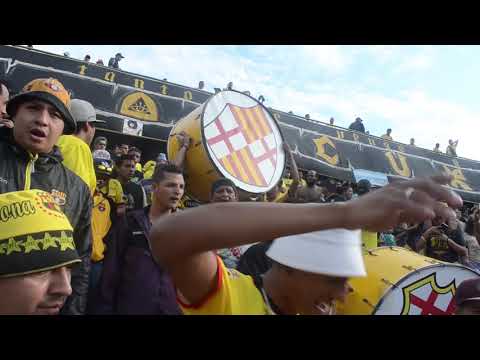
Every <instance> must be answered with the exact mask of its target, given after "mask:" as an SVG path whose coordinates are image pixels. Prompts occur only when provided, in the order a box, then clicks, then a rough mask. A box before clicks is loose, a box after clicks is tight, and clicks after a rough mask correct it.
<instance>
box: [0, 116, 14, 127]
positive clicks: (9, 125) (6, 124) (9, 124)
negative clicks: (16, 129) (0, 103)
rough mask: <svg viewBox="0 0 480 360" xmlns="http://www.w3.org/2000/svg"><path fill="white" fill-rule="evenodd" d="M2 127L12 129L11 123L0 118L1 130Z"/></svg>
mask: <svg viewBox="0 0 480 360" xmlns="http://www.w3.org/2000/svg"><path fill="white" fill-rule="evenodd" d="M2 127H7V128H9V129H13V121H12V120H9V119H4V118H1V117H0V128H2Z"/></svg>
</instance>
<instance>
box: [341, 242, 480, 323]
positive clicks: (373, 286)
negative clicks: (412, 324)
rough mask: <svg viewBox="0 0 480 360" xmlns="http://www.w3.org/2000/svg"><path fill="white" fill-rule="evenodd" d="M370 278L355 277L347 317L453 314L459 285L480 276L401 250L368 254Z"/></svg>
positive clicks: (345, 311)
mask: <svg viewBox="0 0 480 360" xmlns="http://www.w3.org/2000/svg"><path fill="white" fill-rule="evenodd" d="M364 260H365V266H366V269H367V277H364V278H352V279H351V280H350V285H351V286H352V288H353V292H351V293H350V294H349V295H348V296H347V299H346V301H345V302H344V303H343V304H342V303H338V304H337V314H344V315H368V314H372V315H450V314H453V312H454V311H455V301H454V295H455V291H456V289H457V287H458V285H459V284H460V283H461V282H462V281H464V280H466V279H471V278H476V277H479V276H480V275H479V274H478V273H477V272H475V271H473V270H471V269H468V268H466V267H464V266H462V265H459V264H449V263H443V262H440V261H437V260H435V259H431V258H428V257H425V256H422V255H419V254H417V253H414V252H412V251H409V250H406V249H404V248H400V247H380V248H376V249H372V250H370V251H367V252H365V256H364Z"/></svg>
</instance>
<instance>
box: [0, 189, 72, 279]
mask: <svg viewBox="0 0 480 360" xmlns="http://www.w3.org/2000/svg"><path fill="white" fill-rule="evenodd" d="M0 209H1V210H2V211H0V219H1V221H2V231H1V233H0V277H2V278H5V277H13V276H21V275H27V274H33V273H38V272H43V271H48V270H53V269H56V268H60V267H63V266H66V265H69V264H73V263H78V262H80V257H79V256H78V253H77V250H76V249H75V242H74V240H73V229H72V225H71V224H70V222H69V220H68V218H67V217H66V216H65V214H64V213H63V212H62V211H61V209H60V208H59V206H58V205H57V204H56V202H55V200H54V198H53V196H52V195H51V194H50V193H48V192H45V191H41V190H24V191H14V192H10V193H6V194H2V195H0Z"/></svg>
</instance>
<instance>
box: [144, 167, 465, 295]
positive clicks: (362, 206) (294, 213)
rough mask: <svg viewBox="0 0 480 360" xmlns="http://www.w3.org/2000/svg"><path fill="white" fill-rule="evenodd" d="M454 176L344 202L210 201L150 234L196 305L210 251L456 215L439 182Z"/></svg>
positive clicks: (210, 279) (204, 291) (208, 281)
mask: <svg viewBox="0 0 480 360" xmlns="http://www.w3.org/2000/svg"><path fill="white" fill-rule="evenodd" d="M450 179H451V178H450V177H445V176H440V177H436V178H432V179H413V180H409V181H402V182H397V183H394V184H389V185H387V186H385V187H384V188H382V189H380V190H377V191H375V192H372V193H370V194H367V195H364V196H362V197H360V198H357V199H355V200H352V201H349V202H345V203H332V204H317V203H313V204H302V205H297V204H277V203H217V204H209V205H205V206H201V207H198V208H194V209H191V210H189V211H184V212H180V213H175V214H173V215H169V216H164V217H161V218H160V219H158V220H157V221H156V222H155V223H154V224H153V227H152V231H151V234H150V241H151V248H152V253H153V255H154V257H155V258H156V259H157V260H158V261H159V262H160V263H161V264H162V266H164V267H165V268H166V269H167V270H168V271H169V272H170V274H171V276H172V278H173V281H174V283H175V284H176V286H177V288H178V289H179V290H180V292H181V293H182V295H183V296H184V297H185V299H186V300H187V301H188V302H190V303H194V304H195V303H198V302H199V301H201V300H203V299H204V298H205V297H206V296H207V295H208V294H209V293H210V292H211V291H212V289H214V288H215V280H216V273H217V261H216V257H215V254H214V252H213V251H212V250H216V249H222V248H230V247H236V246H240V245H245V244H250V243H254V242H265V241H270V240H272V239H275V238H278V237H281V236H287V235H294V234H299V233H306V232H312V231H318V230H326V229H332V228H347V229H360V228H363V229H368V230H372V231H382V230H387V229H389V228H392V227H394V226H395V225H397V224H399V223H400V222H405V221H406V222H414V221H418V222H421V221H424V220H426V219H433V218H434V217H436V216H441V217H443V218H454V217H455V213H454V212H453V210H452V209H450V208H448V207H445V206H443V205H441V204H439V203H438V202H437V200H443V201H446V202H447V203H448V204H449V205H451V206H453V207H458V206H461V204H462V201H461V199H460V198H459V197H458V195H456V194H454V193H453V192H452V191H450V190H448V189H447V188H444V187H442V186H441V185H440V184H446V183H447V182H448V181H449V180H450ZM408 189H414V190H415V191H413V193H411V191H407V190H408ZM408 193H411V194H410V195H411V196H410V197H408V196H407V194H408Z"/></svg>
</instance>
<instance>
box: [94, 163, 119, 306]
mask: <svg viewBox="0 0 480 360" xmlns="http://www.w3.org/2000/svg"><path fill="white" fill-rule="evenodd" d="M95 173H96V176H97V187H96V189H95V193H94V195H93V209H92V238H93V239H92V256H91V260H92V262H91V266H90V280H89V290H88V295H89V302H91V301H92V299H93V298H94V296H95V293H96V291H97V285H98V282H99V281H100V276H101V274H102V270H103V258H104V252H105V241H104V240H105V237H106V236H107V234H108V232H109V231H110V228H111V227H112V220H114V219H115V217H116V213H115V211H116V206H115V203H114V202H113V200H112V199H111V198H109V197H108V196H107V195H106V194H104V193H103V192H102V191H101V189H102V188H103V187H104V186H105V183H106V182H108V180H109V178H110V176H111V174H112V168H111V167H109V166H108V165H107V164H106V163H101V162H98V163H96V164H95Z"/></svg>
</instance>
